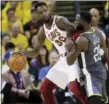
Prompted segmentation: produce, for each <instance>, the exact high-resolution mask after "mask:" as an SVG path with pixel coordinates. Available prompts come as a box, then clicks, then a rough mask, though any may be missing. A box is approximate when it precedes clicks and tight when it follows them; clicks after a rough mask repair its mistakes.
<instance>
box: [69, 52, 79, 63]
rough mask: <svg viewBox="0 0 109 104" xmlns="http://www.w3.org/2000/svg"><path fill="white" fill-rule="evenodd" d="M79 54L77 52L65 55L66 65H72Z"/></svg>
mask: <svg viewBox="0 0 109 104" xmlns="http://www.w3.org/2000/svg"><path fill="white" fill-rule="evenodd" d="M79 54H80V52H79V51H75V52H74V53H73V52H72V53H69V54H68V55H67V64H68V65H72V64H73V63H74V62H75V60H76V59H77V57H78V56H79Z"/></svg>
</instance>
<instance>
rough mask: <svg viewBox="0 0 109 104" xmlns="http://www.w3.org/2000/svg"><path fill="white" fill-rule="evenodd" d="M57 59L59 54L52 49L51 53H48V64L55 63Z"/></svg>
mask: <svg viewBox="0 0 109 104" xmlns="http://www.w3.org/2000/svg"><path fill="white" fill-rule="evenodd" d="M58 60H59V55H58V53H57V52H55V51H53V52H52V53H50V55H49V64H50V66H53V65H55V64H56V63H57V61H58Z"/></svg>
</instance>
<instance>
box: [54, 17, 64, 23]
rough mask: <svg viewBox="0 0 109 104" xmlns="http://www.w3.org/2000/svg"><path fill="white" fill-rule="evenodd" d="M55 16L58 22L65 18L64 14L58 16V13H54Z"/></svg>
mask: <svg viewBox="0 0 109 104" xmlns="http://www.w3.org/2000/svg"><path fill="white" fill-rule="evenodd" d="M55 18H56V22H57V23H59V22H62V21H64V20H65V19H66V17H64V16H59V15H55Z"/></svg>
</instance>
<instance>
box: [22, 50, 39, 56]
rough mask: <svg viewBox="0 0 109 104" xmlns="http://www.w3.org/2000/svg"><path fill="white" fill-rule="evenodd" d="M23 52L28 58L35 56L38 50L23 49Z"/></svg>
mask: <svg viewBox="0 0 109 104" xmlns="http://www.w3.org/2000/svg"><path fill="white" fill-rule="evenodd" d="M23 54H24V55H25V56H26V57H28V58H36V57H37V56H38V55H39V52H38V51H36V50H30V51H24V52H23Z"/></svg>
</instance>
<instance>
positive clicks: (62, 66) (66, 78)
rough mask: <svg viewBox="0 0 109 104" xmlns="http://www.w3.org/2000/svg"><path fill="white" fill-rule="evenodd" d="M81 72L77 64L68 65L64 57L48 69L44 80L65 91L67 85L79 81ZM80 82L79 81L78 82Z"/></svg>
mask: <svg viewBox="0 0 109 104" xmlns="http://www.w3.org/2000/svg"><path fill="white" fill-rule="evenodd" d="M80 77H81V71H80V68H79V67H78V62H75V63H74V64H73V65H70V66H69V65H68V64H67V60H66V57H60V59H59V61H58V62H57V63H56V64H55V65H54V66H53V67H52V68H51V69H50V71H49V72H48V74H47V75H46V78H47V79H49V80H50V81H52V82H53V83H55V84H56V85H57V86H58V87H60V88H62V89H65V87H66V86H67V84H68V83H69V82H71V81H74V80H75V79H77V80H78V81H79V79H80ZM79 82H80V81H79Z"/></svg>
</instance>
